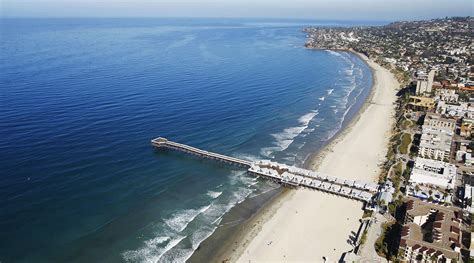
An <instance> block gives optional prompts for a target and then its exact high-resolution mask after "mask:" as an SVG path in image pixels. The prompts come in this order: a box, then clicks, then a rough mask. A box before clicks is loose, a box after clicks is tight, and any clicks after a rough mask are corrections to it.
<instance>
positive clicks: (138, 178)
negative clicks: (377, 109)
mask: <svg viewBox="0 0 474 263" xmlns="http://www.w3.org/2000/svg"><path fill="white" fill-rule="evenodd" d="M317 23H320V22H314V21H313V22H307V21H297V22H289V21H263V20H253V21H251V20H235V19H234V20H205V19H194V20H184V19H3V20H1V26H0V29H1V31H0V33H1V35H0V156H1V158H0V171H1V173H0V233H1V235H0V261H1V262H52V261H53V262H57V261H62V262H91V261H100V262H120V261H125V262H126V261H128V262H156V261H160V262H169V261H175V262H176V261H184V260H186V259H187V258H189V257H190V255H191V254H192V252H193V251H194V250H195V249H196V248H197V247H198V246H199V244H200V243H201V242H202V241H203V240H204V239H206V238H207V237H208V236H209V235H210V234H211V233H212V232H213V231H214V230H215V228H216V227H218V226H219V223H220V220H221V219H222V216H223V215H224V214H225V213H226V212H227V211H229V210H230V209H231V208H232V207H233V206H234V205H236V204H238V203H240V202H242V201H243V200H244V199H245V198H246V197H248V196H253V195H258V194H261V193H263V192H266V191H268V190H270V189H273V188H275V187H277V185H274V184H272V183H269V182H265V181H260V180H257V179H255V178H251V177H248V176H246V175H245V173H244V171H239V170H235V169H233V168H231V167H227V166H223V165H219V164H216V163H212V162H209V161H202V160H198V159H196V158H191V157H189V156H185V155H182V154H179V153H173V152H169V151H155V150H154V149H153V148H152V147H151V146H150V140H151V139H153V138H155V137H158V136H164V137H167V138H169V139H172V140H174V141H178V142H182V143H186V144H190V145H193V146H196V147H200V148H203V149H207V150H211V151H215V152H219V153H223V154H227V155H232V156H236V157H239V158H244V159H249V160H254V159H275V160H277V161H280V162H285V163H288V164H296V165H302V163H303V161H304V160H305V159H306V158H307V157H308V155H309V154H311V153H313V152H314V151H316V150H317V149H319V148H320V147H321V146H322V145H323V144H324V143H325V142H327V140H329V139H330V138H331V137H332V136H334V135H335V134H336V133H337V132H338V131H339V130H340V129H341V127H342V126H343V124H344V123H345V122H347V121H348V120H349V119H350V118H351V116H353V115H354V113H355V112H357V110H358V109H359V108H360V107H361V104H362V102H363V101H364V100H365V98H366V97H367V96H368V94H369V91H370V87H371V84H372V77H371V72H370V69H369V68H368V66H367V65H366V64H364V63H363V62H362V61H361V60H360V59H359V58H358V57H356V56H354V55H352V54H349V53H345V52H332V51H315V50H307V49H305V48H304V46H303V45H304V42H305V35H304V33H302V32H301V30H302V28H303V27H304V25H308V24H317ZM324 24H335V23H334V22H325V23H324Z"/></svg>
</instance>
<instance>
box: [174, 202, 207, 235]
mask: <svg viewBox="0 0 474 263" xmlns="http://www.w3.org/2000/svg"><path fill="white" fill-rule="evenodd" d="M209 207H211V205H207V206H203V207H201V208H200V209H187V210H184V211H180V212H177V213H174V214H173V215H171V218H169V219H166V220H165V223H166V225H168V226H169V227H170V228H171V229H173V230H174V231H176V232H181V231H183V230H184V229H185V228H186V227H187V226H188V224H189V223H191V222H192V221H193V220H194V218H196V217H197V216H198V215H199V214H201V213H202V212H204V211H206V210H207V209H209Z"/></svg>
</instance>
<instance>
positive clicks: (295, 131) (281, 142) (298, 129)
mask: <svg viewBox="0 0 474 263" xmlns="http://www.w3.org/2000/svg"><path fill="white" fill-rule="evenodd" d="M318 113H319V112H318V111H317V110H313V111H310V112H308V113H306V114H304V115H303V116H301V117H299V118H298V122H299V124H300V125H299V126H295V127H289V128H286V129H284V130H283V131H282V132H279V133H274V134H271V136H272V137H273V138H275V142H274V143H273V144H274V145H275V147H264V148H262V149H261V150H260V154H261V155H263V156H266V157H270V156H271V154H272V153H274V152H276V151H284V150H286V149H287V148H288V147H289V146H290V144H291V143H293V141H294V140H295V138H296V137H297V136H298V135H300V134H301V133H302V132H303V131H304V130H305V129H306V128H308V125H309V123H310V122H311V120H312V119H313V118H314V117H316V116H317V115H318Z"/></svg>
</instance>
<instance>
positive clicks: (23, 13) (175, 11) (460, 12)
mask: <svg viewBox="0 0 474 263" xmlns="http://www.w3.org/2000/svg"><path fill="white" fill-rule="evenodd" d="M473 2H474V1H473V0H326V1H322V0H101V1H99V0H0V10H1V16H3V17H7V16H8V17H262V18H314V19H333V20H379V21H380V20H382V21H389V20H399V19H404V20H416V19H426V18H434V17H444V16H468V15H470V16H472V15H473Z"/></svg>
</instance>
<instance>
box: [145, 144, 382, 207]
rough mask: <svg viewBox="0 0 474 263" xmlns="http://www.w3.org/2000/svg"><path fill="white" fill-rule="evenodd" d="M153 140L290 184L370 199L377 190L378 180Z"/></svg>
mask: <svg viewBox="0 0 474 263" xmlns="http://www.w3.org/2000/svg"><path fill="white" fill-rule="evenodd" d="M151 144H152V145H153V146H154V147H157V148H168V149H172V150H176V151H180V152H184V153H188V154H192V155H196V156H199V157H201V158H206V159H210V160H214V161H219V162H223V163H226V164H230V165H235V166H237V167H240V168H245V169H247V173H248V174H250V175H254V176H258V177H262V178H265V179H268V180H272V181H274V182H277V183H279V184H282V185H284V186H288V187H306V188H310V189H314V190H319V191H323V192H327V193H331V194H335V195H339V196H343V197H346V198H350V199H354V200H359V201H363V202H367V203H370V202H371V201H372V199H373V196H374V195H375V194H376V193H377V191H378V184H376V183H373V182H369V183H367V182H362V181H353V180H346V179H341V178H337V177H332V176H329V175H326V174H322V173H319V172H315V171H311V170H306V169H302V168H298V167H295V166H289V165H286V164H280V163H277V162H272V161H268V160H260V161H255V162H250V161H246V160H242V159H239V158H235V157H231V156H227V155H223V154H218V153H213V152H209V151H204V150H201V149H198V148H195V147H191V146H189V145H186V144H181V143H177V142H173V141H169V140H167V139H166V138H162V137H159V138H156V139H153V140H152V141H151Z"/></svg>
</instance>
